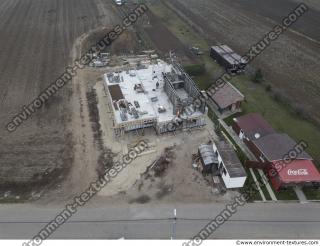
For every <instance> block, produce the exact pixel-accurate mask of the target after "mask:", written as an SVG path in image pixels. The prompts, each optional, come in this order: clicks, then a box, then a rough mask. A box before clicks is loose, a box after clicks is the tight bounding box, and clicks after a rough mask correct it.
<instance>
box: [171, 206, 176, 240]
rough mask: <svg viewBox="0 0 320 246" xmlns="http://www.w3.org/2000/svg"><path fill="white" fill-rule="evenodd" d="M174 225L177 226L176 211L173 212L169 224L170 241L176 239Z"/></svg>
mask: <svg viewBox="0 0 320 246" xmlns="http://www.w3.org/2000/svg"><path fill="white" fill-rule="evenodd" d="M176 225H177V209H174V210H173V222H172V224H171V240H174V239H175V238H176Z"/></svg>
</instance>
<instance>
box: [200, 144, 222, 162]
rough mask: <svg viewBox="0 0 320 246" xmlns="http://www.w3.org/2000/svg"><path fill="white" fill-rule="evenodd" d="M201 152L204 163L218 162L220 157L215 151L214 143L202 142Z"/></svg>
mask: <svg viewBox="0 0 320 246" xmlns="http://www.w3.org/2000/svg"><path fill="white" fill-rule="evenodd" d="M199 153H200V155H201V158H202V160H203V163H204V165H211V164H214V163H218V157H217V156H216V154H215V153H214V151H213V148H212V145H206V144H202V145H200V146H199Z"/></svg>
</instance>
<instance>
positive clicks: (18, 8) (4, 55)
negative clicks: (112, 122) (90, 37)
mask: <svg viewBox="0 0 320 246" xmlns="http://www.w3.org/2000/svg"><path fill="white" fill-rule="evenodd" d="M110 4H111V1H102V0H90V1H88V0H3V1H1V3H0V36H1V39H0V74H1V76H0V126H1V128H0V141H1V146H0V157H1V159H0V181H1V185H2V186H1V187H2V188H6V187H8V186H9V187H10V190H12V188H13V186H12V184H11V183H9V182H13V183H14V184H15V185H17V184H20V185H23V186H24V184H28V183H29V184H30V182H31V181H32V182H34V185H32V186H29V187H28V188H36V187H37V185H38V184H40V182H41V179H42V178H43V177H45V179H46V181H51V180H55V179H56V178H57V176H59V175H61V174H65V173H66V172H67V170H68V169H69V168H70V166H71V164H72V161H73V145H74V141H77V136H73V134H72V132H71V131H70V128H68V126H69V125H70V124H69V123H70V122H71V110H70V105H71V102H72V95H73V92H72V87H71V85H67V86H65V87H64V88H63V90H61V92H60V93H59V94H57V95H56V96H54V97H53V98H52V99H51V100H50V101H49V104H48V105H47V106H45V107H44V108H42V109H41V111H40V112H38V113H37V114H35V115H34V116H33V118H32V119H29V120H28V121H27V122H25V123H24V124H23V125H22V126H21V127H20V128H19V129H18V130H17V131H16V132H14V133H11V134H10V133H8V132H7V131H6V130H5V124H6V123H8V121H9V120H11V118H12V117H13V116H14V115H15V114H16V113H18V112H19V111H20V110H21V107H22V106H23V105H27V104H29V103H30V102H31V101H32V100H33V99H34V98H36V97H37V95H38V94H39V93H40V92H41V90H43V89H44V88H45V87H46V86H48V85H49V84H50V83H52V82H53V81H54V80H55V79H56V78H57V77H58V76H59V75H60V74H61V73H62V72H63V71H64V69H65V67H66V66H67V65H68V63H70V62H71V59H70V52H71V48H72V45H73V43H74V41H75V40H76V38H77V37H79V36H80V35H81V34H83V33H85V32H88V31H89V30H92V29H94V28H96V27H97V26H103V25H108V26H110V25H112V24H113V23H118V18H119V17H118V16H116V15H115V14H114V13H113V12H112V11H109V10H110V9H111V8H110ZM48 176H51V177H52V178H51V179H48ZM61 177H62V176H61ZM4 184H6V186H4ZM24 187H26V186H24ZM18 188H19V186H18ZM20 188H21V187H20Z"/></svg>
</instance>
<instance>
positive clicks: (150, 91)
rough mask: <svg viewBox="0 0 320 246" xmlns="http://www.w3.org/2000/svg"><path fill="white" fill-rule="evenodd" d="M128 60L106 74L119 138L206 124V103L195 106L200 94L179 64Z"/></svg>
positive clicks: (185, 128)
mask: <svg viewBox="0 0 320 246" xmlns="http://www.w3.org/2000/svg"><path fill="white" fill-rule="evenodd" d="M126 61H127V63H128V64H127V65H125V66H120V67H117V68H116V70H117V71H116V72H113V73H106V74H105V75H104V80H105V92H106V94H107V96H108V98H109V107H110V109H111V111H112V112H113V129H114V132H115V135H116V136H119V135H120V136H121V135H123V134H125V133H126V132H129V131H138V130H141V129H145V128H154V130H155V131H156V133H157V134H162V133H166V132H170V131H176V130H180V129H181V130H187V129H191V128H200V127H203V126H204V125H205V124H206V122H205V117H206V115H207V109H206V104H205V102H203V103H202V104H200V105H198V104H197V105H196V104H195V103H194V101H195V100H196V99H198V98H199V97H200V95H201V93H200V91H199V89H198V88H197V86H196V85H195V83H194V82H193V80H192V79H191V78H190V77H189V75H188V74H186V73H185V72H184V71H183V69H182V68H181V66H180V65H179V64H177V63H172V64H169V63H166V62H164V61H162V60H160V59H156V60H150V59H146V57H145V56H142V57H140V59H137V58H132V59H128V58H126Z"/></svg>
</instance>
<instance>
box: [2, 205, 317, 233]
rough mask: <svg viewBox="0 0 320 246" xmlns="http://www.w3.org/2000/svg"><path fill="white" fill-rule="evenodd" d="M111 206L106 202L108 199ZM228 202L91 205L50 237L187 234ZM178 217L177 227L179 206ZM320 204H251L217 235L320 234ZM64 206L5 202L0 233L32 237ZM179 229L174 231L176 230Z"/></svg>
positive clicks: (200, 226) (220, 228) (208, 219)
mask: <svg viewBox="0 0 320 246" xmlns="http://www.w3.org/2000/svg"><path fill="white" fill-rule="evenodd" d="M104 206H105V207H106V205H104ZM224 207H225V205H223V204H206V205H199V204H193V205H177V206H174V205H166V206H164V205H146V206H117V207H108V208H101V207H99V208H98V207H95V208H94V207H87V208H82V209H81V210H79V211H78V213H76V214H75V215H74V216H73V217H72V218H71V219H70V220H69V221H68V222H67V223H65V224H63V225H62V226H61V227H60V228H59V229H58V230H57V231H56V232H55V233H54V234H53V235H52V236H51V239H54V238H56V239H117V238H121V237H124V238H126V239H170V237H171V236H174V237H175V238H177V239H188V238H191V237H193V236H194V235H195V234H197V233H198V232H199V231H200V230H201V229H202V228H203V227H204V226H205V225H206V224H207V223H208V222H210V220H211V219H213V218H214V217H215V216H216V215H218V214H219V212H220V211H221V210H222V209H224ZM175 208H176V209H177V221H176V227H175V230H173V223H174V220H173V219H172V218H173V217H174V212H173V211H174V209H175ZM319 209H320V204H319V203H309V204H292V203H289V204H283V203H280V204H277V203H268V204H265V203H264V204H262V203H258V204H247V205H245V206H243V207H240V208H239V210H238V212H237V213H236V214H234V215H233V217H231V219H230V220H229V221H227V222H226V223H225V224H223V225H222V226H220V227H219V229H218V230H216V231H215V232H214V233H213V234H212V235H211V238H213V239H235V238H246V239H247V238H250V239H254V238H291V239H298V238H299V239H301V238H318V239H319V238H320V213H319ZM58 212H60V210H59V209H57V208H55V209H53V208H50V209H48V208H43V207H34V206H31V205H2V206H1V207H0V238H2V239H28V238H31V237H33V236H34V235H35V234H37V233H38V232H39V231H40V230H41V229H42V228H43V227H44V226H45V225H46V223H47V222H48V221H50V220H52V219H53V218H54V217H55V216H56V214H57V213H58ZM173 231H175V232H176V233H175V235H173V233H172V232H173Z"/></svg>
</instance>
